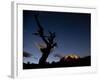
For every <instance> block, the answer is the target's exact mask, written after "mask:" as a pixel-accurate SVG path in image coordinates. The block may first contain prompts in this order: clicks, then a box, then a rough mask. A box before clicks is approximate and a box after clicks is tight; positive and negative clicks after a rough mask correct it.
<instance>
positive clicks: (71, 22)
mask: <svg viewBox="0 0 100 80" xmlns="http://www.w3.org/2000/svg"><path fill="white" fill-rule="evenodd" d="M37 12H38V13H39V16H38V18H39V21H40V24H41V25H42V27H43V28H44V30H45V32H46V34H47V33H48V31H51V32H56V42H57V44H58V47H57V48H55V50H54V51H53V52H52V53H51V54H50V55H49V57H48V59H47V61H48V62H52V61H59V58H57V57H54V54H60V55H63V56H64V55H68V54H76V55H79V56H80V57H85V56H90V55H91V53H90V43H91V40H90V39H91V34H90V33H91V31H90V30H91V29H90V26H91V25H90V24H91V23H90V20H91V19H90V18H91V14H89V13H88V14H87V13H67V12H46V11H30V10H23V51H24V52H27V53H29V54H31V56H28V57H23V62H25V63H26V62H31V63H38V61H39V59H40V57H41V55H42V53H41V52H40V50H39V49H38V48H37V46H36V44H41V43H43V41H42V40H41V38H40V37H38V36H35V35H32V33H34V32H37V29H38V26H37V24H36V21H35V18H34V14H36V13H37Z"/></svg>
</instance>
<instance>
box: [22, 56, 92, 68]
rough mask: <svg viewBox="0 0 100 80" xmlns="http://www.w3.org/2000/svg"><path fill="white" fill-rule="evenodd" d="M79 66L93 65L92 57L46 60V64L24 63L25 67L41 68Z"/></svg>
mask: <svg viewBox="0 0 100 80" xmlns="http://www.w3.org/2000/svg"><path fill="white" fill-rule="evenodd" d="M77 66H91V57H90V56H86V57H84V58H78V59H70V58H67V59H66V60H64V59H60V61H58V62H54V61H53V62H52V63H49V62H46V63H45V64H34V63H29V62H28V63H23V69H39V68H57V67H77Z"/></svg>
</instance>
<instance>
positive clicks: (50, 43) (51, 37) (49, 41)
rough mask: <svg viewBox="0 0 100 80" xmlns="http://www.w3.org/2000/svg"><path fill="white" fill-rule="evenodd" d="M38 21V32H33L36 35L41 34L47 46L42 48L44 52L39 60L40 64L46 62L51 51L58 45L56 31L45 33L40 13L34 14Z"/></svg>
mask: <svg viewBox="0 0 100 80" xmlns="http://www.w3.org/2000/svg"><path fill="white" fill-rule="evenodd" d="M34 17H35V20H36V23H37V25H38V30H37V32H36V33H33V34H34V35H36V36H39V37H40V38H41V39H42V40H43V42H44V43H45V45H46V47H44V48H40V51H41V52H42V56H41V58H40V60H39V64H45V63H46V59H47V58H48V56H49V54H50V53H51V51H52V49H53V48H54V47H56V46H57V43H56V42H55V37H56V35H55V32H51V31H49V32H48V35H45V33H44V28H43V27H42V26H41V24H40V22H39V19H38V15H34Z"/></svg>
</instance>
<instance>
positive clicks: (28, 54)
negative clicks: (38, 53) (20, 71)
mask: <svg viewBox="0 0 100 80" xmlns="http://www.w3.org/2000/svg"><path fill="white" fill-rule="evenodd" d="M31 56H32V54H30V53H28V52H25V51H24V52H23V57H26V58H28V57H31Z"/></svg>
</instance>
